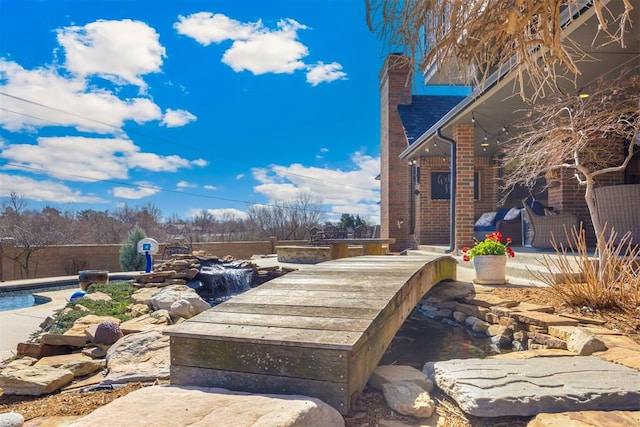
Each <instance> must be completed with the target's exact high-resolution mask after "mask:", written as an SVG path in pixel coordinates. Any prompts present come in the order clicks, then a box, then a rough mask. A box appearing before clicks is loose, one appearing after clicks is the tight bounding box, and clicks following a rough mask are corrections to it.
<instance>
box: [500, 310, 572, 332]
mask: <svg viewBox="0 0 640 427" xmlns="http://www.w3.org/2000/svg"><path fill="white" fill-rule="evenodd" d="M511 317H512V318H514V319H515V320H517V321H518V322H522V323H526V324H527V325H535V326H542V327H543V328H545V329H547V328H549V326H578V321H577V320H574V319H569V318H568V317H562V316H558V315H556V314H551V313H544V312H541V311H517V312H514V313H512V314H511Z"/></svg>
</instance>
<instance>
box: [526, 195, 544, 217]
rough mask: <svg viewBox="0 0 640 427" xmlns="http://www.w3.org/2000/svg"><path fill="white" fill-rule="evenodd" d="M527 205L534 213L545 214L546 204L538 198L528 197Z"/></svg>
mask: <svg viewBox="0 0 640 427" xmlns="http://www.w3.org/2000/svg"><path fill="white" fill-rule="evenodd" d="M527 205H528V206H529V207H530V208H531V210H532V211H533V213H534V214H536V215H540V216H544V205H543V204H542V203H540V202H538V201H536V200H532V199H527Z"/></svg>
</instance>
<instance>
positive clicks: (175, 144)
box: [0, 91, 371, 191]
mask: <svg viewBox="0 0 640 427" xmlns="http://www.w3.org/2000/svg"><path fill="white" fill-rule="evenodd" d="M0 95H2V96H6V97H9V98H12V99H15V100H18V101H22V102H26V103H28V104H32V105H37V106H39V107H42V108H46V109H50V110H53V111H57V112H59V113H63V114H69V115H71V116H73V117H77V118H80V119H83V120H88V121H92V122H95V123H99V124H101V125H103V126H107V127H110V128H113V129H115V130H117V131H119V132H124V129H123V128H122V127H120V126H116V125H114V124H111V123H107V122H103V121H101V120H97V119H93V118H91V117H86V116H82V115H80V114H76V113H72V112H70V111H66V110H62V109H59V108H56V107H52V106H50V105H46V104H42V103H40V102H36V101H32V100H30V99H26V98H23V97H20V96H16V95H11V94H10V93H6V92H1V91H0ZM0 110H2V111H6V112H9V113H13V114H18V115H21V116H25V117H29V118H32V119H35V120H40V121H45V122H48V123H53V124H56V122H54V121H51V120H48V119H45V118H42V117H38V116H33V115H30V114H25V113H20V112H17V111H12V110H9V109H7V108H1V107H0ZM126 133H129V134H134V135H139V136H142V137H145V138H149V139H154V140H157V141H160V142H164V143H165V144H168V145H170V146H172V147H175V148H177V147H180V148H182V146H181V145H179V144H177V143H176V142H174V141H171V140H168V139H164V138H160V137H157V136H153V135H149V134H145V133H144V132H139V131H136V130H128V131H127V132H126ZM219 158H220V159H223V160H231V161H237V160H236V159H230V158H228V157H227V158H225V157H219ZM285 175H289V176H297V177H300V178H304V179H308V180H310V181H317V182H321V183H323V184H329V185H336V186H340V187H341V188H345V187H346V188H353V189H355V190H365V191H371V189H369V188H364V187H356V186H353V185H347V184H333V183H330V182H327V181H325V180H323V179H320V178H315V177H312V176H308V175H303V174H297V173H294V172H285Z"/></svg>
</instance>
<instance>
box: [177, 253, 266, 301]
mask: <svg viewBox="0 0 640 427" xmlns="http://www.w3.org/2000/svg"><path fill="white" fill-rule="evenodd" d="M253 275H254V270H253V269H251V268H247V267H245V266H244V265H243V264H242V263H238V262H221V261H217V262H216V261H207V262H206V263H203V264H202V267H201V268H200V273H198V275H197V276H196V277H195V278H194V279H193V280H192V281H191V282H189V283H188V285H189V286H190V287H191V288H193V289H194V290H195V291H196V292H197V293H198V295H200V296H201V297H202V299H204V300H205V301H207V302H208V303H209V304H211V305H212V306H213V305H217V304H220V303H221V302H224V301H226V300H228V299H230V298H231V297H233V296H234V295H238V294H241V293H243V292H245V291H247V290H249V289H250V288H251V282H252V279H253Z"/></svg>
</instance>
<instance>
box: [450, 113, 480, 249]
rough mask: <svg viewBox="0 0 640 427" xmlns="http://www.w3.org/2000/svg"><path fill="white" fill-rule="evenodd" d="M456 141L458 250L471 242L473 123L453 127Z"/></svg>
mask: <svg viewBox="0 0 640 427" xmlns="http://www.w3.org/2000/svg"><path fill="white" fill-rule="evenodd" d="M453 139H454V140H455V141H456V178H457V182H456V200H455V210H456V231H455V239H456V241H455V247H456V250H457V251H460V250H461V249H462V248H463V247H464V246H471V244H472V243H473V224H474V222H475V218H474V200H473V186H474V184H473V172H474V164H475V161H474V154H473V124H472V123H463V124H459V125H456V126H455V127H454V128H453Z"/></svg>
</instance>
